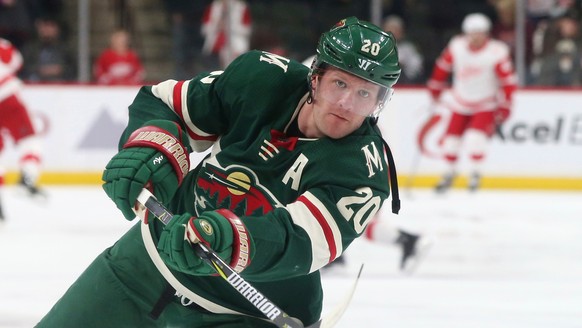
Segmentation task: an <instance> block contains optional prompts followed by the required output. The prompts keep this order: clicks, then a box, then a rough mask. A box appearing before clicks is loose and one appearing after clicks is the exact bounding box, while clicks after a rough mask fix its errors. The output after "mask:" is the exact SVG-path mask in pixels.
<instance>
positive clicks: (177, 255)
mask: <svg viewBox="0 0 582 328" xmlns="http://www.w3.org/2000/svg"><path fill="white" fill-rule="evenodd" d="M194 243H203V244H205V245H206V246H208V247H210V248H212V249H213V250H214V251H215V252H216V253H218V255H219V256H220V258H221V259H223V260H224V261H225V262H226V263H230V267H231V268H233V269H234V270H235V271H237V272H241V271H242V270H244V269H245V268H246V267H247V266H248V265H249V264H250V261H251V256H252V252H254V244H253V241H252V239H251V236H250V234H249V233H248V231H247V228H246V226H245V225H244V223H243V222H242V221H241V220H240V219H239V218H238V217H237V216H236V215H235V214H234V213H232V212H231V211H229V210H225V209H220V210H216V211H208V212H204V213H202V215H201V216H200V217H198V218H196V217H192V216H191V215H190V214H189V213H185V214H182V215H175V216H174V217H173V218H172V220H171V221H170V223H169V224H168V225H167V226H165V227H164V230H163V231H162V233H161V235H160V240H159V241H158V245H157V248H158V250H159V253H160V257H161V258H162V259H163V260H164V262H165V263H166V265H168V267H170V268H172V269H174V270H176V271H180V272H184V273H187V274H191V275H196V276H202V275H211V274H213V273H215V271H214V269H213V268H212V267H211V266H209V265H208V264H206V263H205V262H204V261H203V260H202V259H201V258H200V257H199V256H198V255H197V254H196V252H195V251H194V249H193V248H192V246H193V245H192V244H194Z"/></svg>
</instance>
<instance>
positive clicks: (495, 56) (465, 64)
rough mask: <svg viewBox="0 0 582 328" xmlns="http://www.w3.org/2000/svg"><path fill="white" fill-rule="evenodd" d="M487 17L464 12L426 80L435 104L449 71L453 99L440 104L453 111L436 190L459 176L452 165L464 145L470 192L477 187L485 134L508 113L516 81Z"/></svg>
mask: <svg viewBox="0 0 582 328" xmlns="http://www.w3.org/2000/svg"><path fill="white" fill-rule="evenodd" d="M490 30H491V21H490V20H489V18H487V16H485V15H483V14H480V13H473V14H469V15H467V16H466V17H465V18H464V20H463V23H462V31H463V34H462V35H458V36H455V37H453V38H452V39H451V41H450V42H449V43H448V45H447V46H446V48H445V49H444V50H443V52H442V53H441V55H440V56H439V58H438V59H437V61H436V64H435V67H434V69H433V72H432V75H431V77H430V79H429V81H428V89H429V91H430V93H431V96H432V99H433V102H434V103H437V102H439V101H440V97H441V94H442V91H443V90H444V89H445V87H447V84H448V82H447V80H448V78H449V75H450V74H451V73H452V74H453V75H452V92H451V94H452V95H451V97H450V98H447V99H446V100H445V101H443V102H442V105H444V106H445V107H446V108H448V109H449V110H450V111H451V117H450V121H449V124H448V127H447V129H446V132H445V136H444V139H443V151H444V158H445V161H446V163H447V165H448V169H447V171H446V172H445V174H444V175H443V177H442V179H441V180H440V182H439V183H438V184H437V186H436V191H437V192H444V191H446V190H447V189H449V188H450V187H451V185H452V183H453V180H454V178H455V177H456V175H457V171H456V169H457V168H456V164H457V160H458V155H459V152H460V150H461V146H462V145H463V146H464V147H465V148H466V151H467V152H468V154H469V159H470V171H469V183H468V188H469V190H472V191H474V190H477V189H478V188H479V185H480V181H481V168H480V166H481V164H482V162H483V159H484V158H485V153H486V146H487V144H488V141H489V138H490V137H491V136H492V135H493V133H494V132H495V128H496V126H497V125H499V124H501V123H502V122H503V121H505V120H506V119H507V118H508V117H509V114H510V109H511V103H512V94H513V92H514V90H515V89H516V85H517V79H516V76H515V74H514V71H513V65H512V61H511V55H510V49H509V47H508V46H507V45H506V44H505V43H503V42H501V41H498V40H495V39H492V38H490V36H489V31H490Z"/></svg>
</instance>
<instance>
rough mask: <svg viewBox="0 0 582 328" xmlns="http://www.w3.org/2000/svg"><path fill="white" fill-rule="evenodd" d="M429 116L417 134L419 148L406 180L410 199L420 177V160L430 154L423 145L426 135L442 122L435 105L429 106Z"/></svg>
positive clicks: (406, 188)
mask: <svg viewBox="0 0 582 328" xmlns="http://www.w3.org/2000/svg"><path fill="white" fill-rule="evenodd" d="M427 112H428V116H427V118H426V119H424V120H423V123H422V125H421V126H420V130H419V131H418V133H417V136H416V143H417V146H418V147H417V148H416V151H415V152H414V155H413V158H412V165H411V167H410V173H409V176H408V179H406V186H405V188H404V189H405V190H406V193H407V195H408V196H409V198H411V199H412V198H413V197H412V187H414V180H415V179H416V176H417V175H418V169H419V166H420V160H421V158H422V156H423V155H426V154H428V151H427V150H426V149H425V148H424V145H423V140H424V138H425V136H426V134H427V133H428V131H429V130H430V129H431V128H432V127H433V126H434V125H435V124H437V123H438V122H439V120H440V116H439V115H436V114H435V113H436V105H435V104H430V105H429V106H428V110H427Z"/></svg>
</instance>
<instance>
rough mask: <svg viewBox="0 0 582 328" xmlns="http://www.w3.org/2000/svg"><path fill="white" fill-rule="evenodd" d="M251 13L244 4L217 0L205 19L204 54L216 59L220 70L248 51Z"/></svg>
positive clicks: (206, 13) (233, 0) (203, 31)
mask: <svg viewBox="0 0 582 328" xmlns="http://www.w3.org/2000/svg"><path fill="white" fill-rule="evenodd" d="M251 24H252V22H251V12H250V9H249V7H248V5H247V3H246V1H242V0H231V1H225V0H214V1H212V3H211V4H210V5H208V7H206V10H205V11H204V16H203V18H202V34H203V35H204V45H203V47H202V52H203V53H205V54H213V55H217V56H218V58H219V60H220V66H221V68H224V67H226V66H228V64H230V62H231V61H232V60H233V59H234V58H236V57H237V56H239V55H241V54H242V53H244V52H247V51H248V50H249V46H250V37H251Z"/></svg>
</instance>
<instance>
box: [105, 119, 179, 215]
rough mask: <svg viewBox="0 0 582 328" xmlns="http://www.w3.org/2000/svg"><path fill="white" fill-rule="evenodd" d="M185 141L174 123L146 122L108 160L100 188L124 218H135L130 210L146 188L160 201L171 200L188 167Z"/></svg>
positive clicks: (163, 121)
mask: <svg viewBox="0 0 582 328" xmlns="http://www.w3.org/2000/svg"><path fill="white" fill-rule="evenodd" d="M187 140H188V139H187V136H186V133H185V132H184V131H182V129H181V128H180V126H179V125H178V124H176V123H174V122H171V121H166V120H153V121H149V122H147V123H146V124H145V125H144V126H143V127H141V128H139V129H137V130H136V131H134V132H133V133H132V134H131V136H130V137H129V139H128V140H127V142H126V143H125V145H124V146H123V149H122V150H120V151H119V153H117V154H116V155H115V156H113V158H112V159H111V160H110V161H109V163H108V164H107V166H106V167H105V171H104V172H103V176H102V179H103V181H104V182H105V183H104V184H103V189H104V190H105V193H106V194H107V196H109V198H111V199H112V200H113V202H114V203H115V205H116V206H117V208H119V209H120V210H121V212H122V213H123V216H124V217H125V218H126V219H128V220H133V219H134V218H135V213H134V212H133V211H132V208H133V206H135V201H136V199H137V196H138V195H139V193H140V192H141V190H142V188H144V187H145V186H146V185H147V186H148V187H149V186H151V188H152V189H153V190H152V193H153V194H154V195H155V196H156V198H157V199H158V200H160V202H162V203H167V202H168V201H169V200H170V199H172V197H173V196H174V194H175V193H176V191H177V190H178V187H179V186H180V184H181V183H182V180H183V179H184V176H185V175H186V173H188V170H189V168H190V162H189V151H188V149H187V148H186V147H185V146H184V143H185V142H186V141H187Z"/></svg>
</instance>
